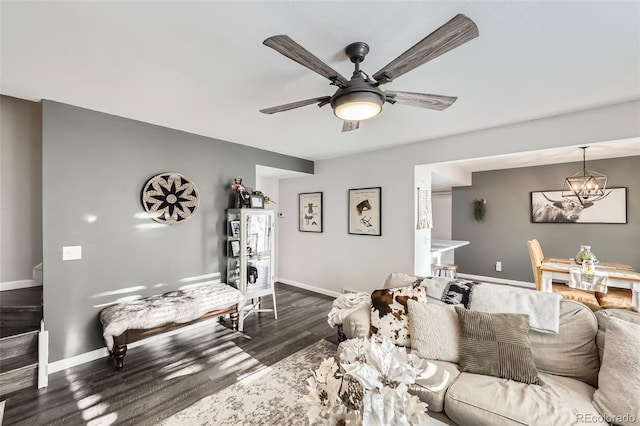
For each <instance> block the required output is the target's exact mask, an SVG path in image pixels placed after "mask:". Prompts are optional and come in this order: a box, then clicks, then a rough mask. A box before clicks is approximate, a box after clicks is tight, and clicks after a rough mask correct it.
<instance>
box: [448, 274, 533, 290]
mask: <svg viewBox="0 0 640 426" xmlns="http://www.w3.org/2000/svg"><path fill="white" fill-rule="evenodd" d="M458 276H459V277H460V278H464V279H467V280H476V281H482V282H485V283H491V284H506V285H512V286H516V287H524V288H533V289H535V288H536V285H535V284H534V283H529V282H526V281H517V280H509V279H506V278H496V277H485V276H482V275H472V274H460V273H458Z"/></svg>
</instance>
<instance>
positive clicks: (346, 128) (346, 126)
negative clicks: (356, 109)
mask: <svg viewBox="0 0 640 426" xmlns="http://www.w3.org/2000/svg"><path fill="white" fill-rule="evenodd" d="M359 128H360V122H359V121H349V120H344V123H343V124H342V131H343V132H350V131H352V130H356V129H359Z"/></svg>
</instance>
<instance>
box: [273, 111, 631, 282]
mask: <svg viewBox="0 0 640 426" xmlns="http://www.w3.org/2000/svg"><path fill="white" fill-rule="evenodd" d="M426 114H427V115H428V114H429V113H428V112H427V113H426ZM639 116H640V101H634V102H626V103H621V104H616V105H610V106H606V107H602V108H594V109H591V110H586V111H579V112H575V113H570V114H564V115H559V116H554V117H549V118H542V119H539V120H532V121H527V122H523V123H515V124H511V125H507V126H502V127H496V128H492V129H485V130H479V131H477V132H471V133H465V134H459V135H453V136H448V137H442V138H438V139H432V140H428V141H423V142H418V143H413V144H410V145H403V146H397V147H393V148H388V149H383V150H378V151H372V152H366V153H361V154H356V155H350V156H344V157H340V158H335V159H329V160H323V161H317V162H316V164H315V173H314V175H313V176H309V177H304V178H300V179H284V180H282V181H281V183H280V199H279V200H278V209H279V211H280V213H284V215H285V217H284V218H281V219H279V220H278V224H279V236H280V243H279V250H280V257H279V274H280V275H279V277H280V279H281V280H282V281H285V282H291V283H297V284H302V285H307V286H310V287H315V288H320V289H323V290H327V292H338V293H340V292H341V291H342V289H343V288H345V287H347V288H350V289H355V290H361V291H371V290H372V289H375V288H379V287H380V286H382V284H383V283H384V280H385V278H386V277H387V275H388V274H389V273H391V272H394V271H405V272H407V271H408V272H412V271H413V268H414V253H418V252H419V245H420V244H425V241H424V240H425V238H424V236H422V237H421V238H417V239H416V238H415V234H416V231H415V221H414V216H415V211H416V209H415V197H416V190H415V180H414V179H415V170H414V169H415V166H416V165H422V164H425V165H426V164H435V163H441V162H448V161H455V160H463V159H470V158H481V157H488V156H495V155H500V154H508V153H516V152H528V151H535V150H540V149H545V148H554V147H560V146H575V145H580V144H585V145H588V144H590V143H593V142H602V141H613V140H619V139H626V138H633V137H639V136H640V121H638V117H639ZM381 119H384V117H382V118H381ZM433 119H436V117H435V115H434V117H433ZM372 125H374V123H372ZM416 125H420V123H416ZM358 131H367V129H365V128H363V129H360V130H358ZM336 137H337V138H338V137H340V138H343V137H344V135H340V134H337V135H336ZM372 137H375V133H372ZM345 143H348V140H346V139H345ZM594 167H595V166H594ZM573 171H575V170H572V173H573ZM564 174H566V172H563V173H562V177H564ZM636 176H637V175H636ZM622 181H623V182H625V183H626V182H628V179H624V180H622ZM556 185H557V183H556V181H555V180H554V181H553V185H552V186H550V187H551V188H555V187H556ZM371 186H381V187H382V204H383V205H382V236H381V237H372V236H361V235H349V234H348V233H347V190H348V189H349V188H361V187H371ZM544 189H548V188H544ZM312 191H323V192H324V200H323V202H324V232H323V233H321V234H319V233H310V232H299V231H298V194H299V193H301V192H312ZM528 191H529V189H527V190H526V192H527V194H528ZM527 205H528V204H527ZM465 210H466V208H465ZM453 227H454V230H453V232H454V233H455V232H456V230H455V225H454V226H453ZM501 232H502V233H510V232H512V230H511V229H509V230H506V231H505V230H501ZM636 235H637V234H636ZM453 237H454V238H460V239H465V240H466V239H467V238H463V237H464V236H463V235H461V233H460V232H458V233H455V234H453ZM496 238H498V239H501V238H503V237H501V236H498V237H496ZM414 239H415V241H414ZM543 243H544V241H543ZM572 247H573V246H572ZM636 247H637V246H636ZM627 248H628V249H629V250H632V249H633V246H632V247H627ZM463 250H464V248H462V249H460V250H456V254H455V259H456V262H457V260H458V253H462V251H463ZM594 250H595V252H596V254H599V250H597V246H596V244H594ZM572 252H573V248H572V250H571V252H570V253H572ZM603 255H604V253H603ZM525 259H528V256H527V257H525ZM505 262H506V260H505ZM507 266H508V265H507ZM636 266H640V265H636ZM464 272H469V273H473V272H474V271H464ZM478 272H480V271H478ZM527 281H532V278H527Z"/></svg>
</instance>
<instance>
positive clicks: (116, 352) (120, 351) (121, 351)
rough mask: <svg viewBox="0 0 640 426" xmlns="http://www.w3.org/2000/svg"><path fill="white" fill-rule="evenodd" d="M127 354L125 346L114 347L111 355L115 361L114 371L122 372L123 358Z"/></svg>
mask: <svg viewBox="0 0 640 426" xmlns="http://www.w3.org/2000/svg"><path fill="white" fill-rule="evenodd" d="M126 354H127V345H114V346H113V351H111V355H112V356H113V359H114V360H115V361H116V370H118V371H122V367H124V356H125V355H126Z"/></svg>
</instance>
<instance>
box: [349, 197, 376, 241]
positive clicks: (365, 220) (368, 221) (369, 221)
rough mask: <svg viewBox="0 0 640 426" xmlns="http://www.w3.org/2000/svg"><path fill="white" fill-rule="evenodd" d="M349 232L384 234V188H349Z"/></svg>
mask: <svg viewBox="0 0 640 426" xmlns="http://www.w3.org/2000/svg"><path fill="white" fill-rule="evenodd" d="M349 233H350V234H356V235H377V236H380V235H382V188H381V187H379V186H378V187H375V188H358V189H350V190H349Z"/></svg>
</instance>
